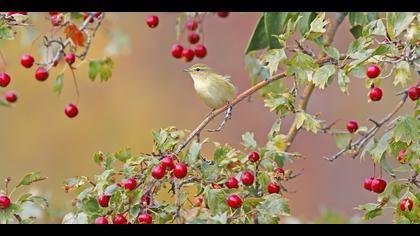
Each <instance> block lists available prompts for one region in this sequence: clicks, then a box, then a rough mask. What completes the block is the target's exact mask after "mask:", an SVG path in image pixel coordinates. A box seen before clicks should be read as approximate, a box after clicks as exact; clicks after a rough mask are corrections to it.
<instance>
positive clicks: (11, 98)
mask: <svg viewBox="0 0 420 236" xmlns="http://www.w3.org/2000/svg"><path fill="white" fill-rule="evenodd" d="M4 97H5V98H6V100H7V101H8V102H10V103H14V102H16V101H17V95H16V93H15V92H7V93H6V95H5V96H4Z"/></svg>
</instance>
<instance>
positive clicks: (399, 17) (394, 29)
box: [386, 12, 414, 41]
mask: <svg viewBox="0 0 420 236" xmlns="http://www.w3.org/2000/svg"><path fill="white" fill-rule="evenodd" d="M413 19H414V15H413V13H411V12H387V13H386V31H387V33H388V37H389V39H390V40H391V41H394V40H395V38H396V37H398V35H400V34H401V33H402V32H403V31H404V30H406V29H407V28H408V26H409V25H410V23H411V22H412V21H413Z"/></svg>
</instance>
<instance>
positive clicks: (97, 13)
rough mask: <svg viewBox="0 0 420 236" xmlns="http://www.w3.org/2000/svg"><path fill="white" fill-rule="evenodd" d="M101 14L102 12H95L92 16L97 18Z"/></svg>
mask: <svg viewBox="0 0 420 236" xmlns="http://www.w3.org/2000/svg"><path fill="white" fill-rule="evenodd" d="M101 15H102V12H95V15H94V17H95V18H99V17H100V16H101Z"/></svg>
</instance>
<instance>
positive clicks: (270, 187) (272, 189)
mask: <svg viewBox="0 0 420 236" xmlns="http://www.w3.org/2000/svg"><path fill="white" fill-rule="evenodd" d="M267 190H268V192H269V193H279V192H280V186H278V185H277V184H275V183H269V184H268V186H267Z"/></svg>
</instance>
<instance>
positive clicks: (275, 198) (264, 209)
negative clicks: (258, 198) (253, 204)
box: [257, 194, 290, 217]
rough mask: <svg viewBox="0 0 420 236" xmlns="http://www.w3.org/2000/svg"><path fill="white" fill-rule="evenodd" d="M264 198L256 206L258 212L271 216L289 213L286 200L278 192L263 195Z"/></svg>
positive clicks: (287, 214)
mask: <svg viewBox="0 0 420 236" xmlns="http://www.w3.org/2000/svg"><path fill="white" fill-rule="evenodd" d="M264 199H265V200H264V202H263V203H262V204H261V205H259V206H258V207H257V209H258V211H259V212H261V213H266V214H268V215H270V216H273V217H278V216H289V215H290V209H289V205H288V200H287V199H285V198H282V197H281V195H280V194H270V195H267V196H265V197H264Z"/></svg>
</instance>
